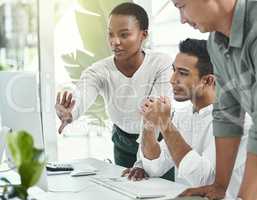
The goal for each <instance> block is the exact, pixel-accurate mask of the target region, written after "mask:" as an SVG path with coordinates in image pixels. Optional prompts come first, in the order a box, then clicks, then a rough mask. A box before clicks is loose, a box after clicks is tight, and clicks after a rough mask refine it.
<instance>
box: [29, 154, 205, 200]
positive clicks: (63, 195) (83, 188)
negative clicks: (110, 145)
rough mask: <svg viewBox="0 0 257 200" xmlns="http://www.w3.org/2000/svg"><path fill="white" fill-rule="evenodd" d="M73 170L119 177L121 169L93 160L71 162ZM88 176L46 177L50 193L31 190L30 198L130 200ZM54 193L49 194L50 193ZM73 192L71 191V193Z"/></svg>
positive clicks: (51, 199)
mask: <svg viewBox="0 0 257 200" xmlns="http://www.w3.org/2000/svg"><path fill="white" fill-rule="evenodd" d="M72 164H73V165H74V167H75V169H76V168H83V165H85V164H89V165H92V166H93V167H95V168H97V169H98V170H99V173H98V174H99V175H108V176H110V177H120V175H121V172H122V171H123V169H124V168H123V167H120V166H116V165H112V164H109V163H107V162H104V161H100V160H96V159H93V158H88V159H83V160H77V161H74V162H72ZM90 178H91V177H90V176H82V177H70V175H55V176H48V187H49V190H50V192H43V191H40V190H37V189H35V190H32V191H31V192H30V194H31V196H32V197H36V198H37V199H38V200H131V198H129V197H126V196H124V195H122V194H119V193H117V192H115V191H112V190H110V189H107V188H105V187H103V186H100V185H97V184H95V183H93V182H91V181H90V180H89V179H90ZM53 190H54V191H55V192H51V191H53ZM72 190H73V191H72ZM178 199H185V200H191V199H192V200H193V199H194V200H198V199H202V198H178Z"/></svg>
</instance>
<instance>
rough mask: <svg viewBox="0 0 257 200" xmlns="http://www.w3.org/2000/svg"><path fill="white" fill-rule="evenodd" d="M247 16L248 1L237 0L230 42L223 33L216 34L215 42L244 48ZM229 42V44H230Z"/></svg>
mask: <svg viewBox="0 0 257 200" xmlns="http://www.w3.org/2000/svg"><path fill="white" fill-rule="evenodd" d="M245 16H246V0H237V2H236V7H235V11H234V16H233V19H232V26H231V33H230V36H229V41H228V38H227V37H226V36H224V35H223V34H222V33H219V32H215V42H216V43H218V44H221V43H222V44H223V45H225V46H228V47H237V48H240V47H242V44H243V39H244V24H245ZM228 42H229V44H228Z"/></svg>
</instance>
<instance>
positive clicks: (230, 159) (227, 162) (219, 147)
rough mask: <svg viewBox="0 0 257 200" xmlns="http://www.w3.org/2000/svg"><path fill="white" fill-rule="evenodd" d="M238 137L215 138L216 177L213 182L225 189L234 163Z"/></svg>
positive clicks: (238, 141) (238, 142)
mask: <svg viewBox="0 0 257 200" xmlns="http://www.w3.org/2000/svg"><path fill="white" fill-rule="evenodd" d="M240 140H241V138H240V137H233V138H231V137H226V138H218V137H216V138H215V144H216V177H215V183H216V184H218V185H220V186H222V187H223V188H225V189H227V186H228V184H229V181H230V178H231V174H232V171H233V167H234V164H235V160H236V156H237V151H238V147H239V144H240Z"/></svg>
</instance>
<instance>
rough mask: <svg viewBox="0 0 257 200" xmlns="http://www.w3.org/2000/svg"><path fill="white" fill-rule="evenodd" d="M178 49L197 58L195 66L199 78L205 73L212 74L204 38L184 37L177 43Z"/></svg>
mask: <svg viewBox="0 0 257 200" xmlns="http://www.w3.org/2000/svg"><path fill="white" fill-rule="evenodd" d="M179 51H180V52H181V53H185V54H188V55H191V56H195V57H197V58H198V63H197V64H196V67H197V68H198V70H199V76H200V78H201V77H202V76H204V75H207V74H213V66H212V63H211V59H210V56H209V53H208V50H207V41H206V40H197V39H190V38H188V39H186V40H184V41H182V42H180V43H179Z"/></svg>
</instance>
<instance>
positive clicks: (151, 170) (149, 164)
mask: <svg viewBox="0 0 257 200" xmlns="http://www.w3.org/2000/svg"><path fill="white" fill-rule="evenodd" d="M164 146H165V143H164V142H163V141H162V142H160V147H161V153H160V156H159V157H158V158H156V159H153V160H149V159H147V158H145V156H144V154H143V152H142V151H140V157H141V160H142V164H143V168H144V170H145V171H146V173H147V174H148V175H149V176H150V177H160V176H162V175H164V174H165V173H166V172H167V171H168V170H169V169H171V168H172V167H174V166H175V164H174V161H173V159H172V158H171V156H170V154H169V152H168V151H167V150H168V149H166V147H164ZM140 149H141V148H140Z"/></svg>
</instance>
